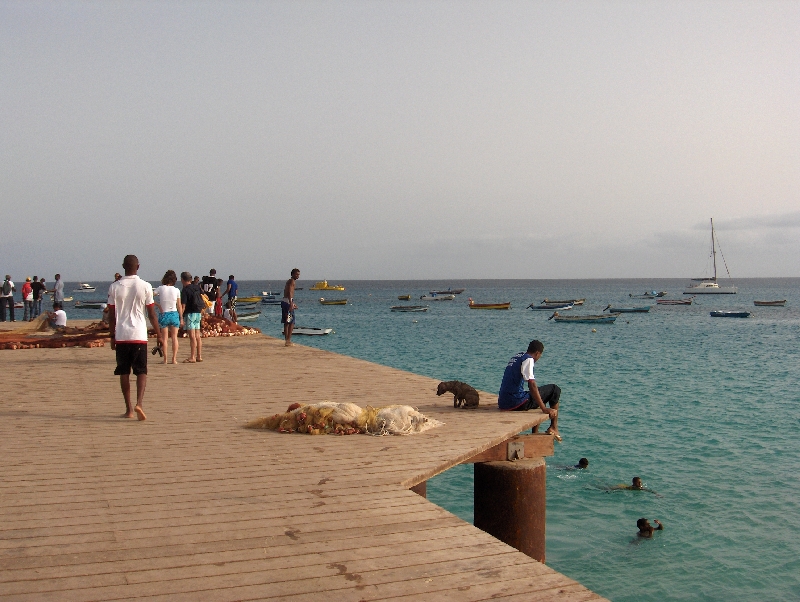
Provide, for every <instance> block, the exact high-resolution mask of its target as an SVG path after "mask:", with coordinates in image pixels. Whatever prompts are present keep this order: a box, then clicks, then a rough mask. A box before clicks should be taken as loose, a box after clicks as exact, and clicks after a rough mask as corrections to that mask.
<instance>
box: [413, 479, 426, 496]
mask: <svg viewBox="0 0 800 602" xmlns="http://www.w3.org/2000/svg"><path fill="white" fill-rule="evenodd" d="M411 491H413V492H414V493H416V494H417V495H421V496H422V497H424V498H427V497H428V481H422V483H418V484H416V485H414V486H413V487H412V488H411Z"/></svg>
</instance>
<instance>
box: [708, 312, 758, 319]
mask: <svg viewBox="0 0 800 602" xmlns="http://www.w3.org/2000/svg"><path fill="white" fill-rule="evenodd" d="M710 314H711V317H712V318H749V317H750V312H749V311H712V312H710Z"/></svg>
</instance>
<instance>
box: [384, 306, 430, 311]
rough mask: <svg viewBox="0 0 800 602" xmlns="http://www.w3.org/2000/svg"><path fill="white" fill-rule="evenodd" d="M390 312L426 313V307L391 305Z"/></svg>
mask: <svg viewBox="0 0 800 602" xmlns="http://www.w3.org/2000/svg"><path fill="white" fill-rule="evenodd" d="M389 309H390V310H391V311H428V306H427V305H392V306H391V307H390V308H389Z"/></svg>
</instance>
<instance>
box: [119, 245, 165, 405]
mask: <svg viewBox="0 0 800 602" xmlns="http://www.w3.org/2000/svg"><path fill="white" fill-rule="evenodd" d="M122 267H123V268H124V269H125V276H124V277H122V278H120V279H119V280H117V281H116V282H114V283H113V284H112V285H111V286H110V287H109V289H108V327H109V330H110V331H111V349H113V350H115V351H116V353H117V368H116V370H114V374H117V375H119V384H120V388H121V389H122V397H123V398H124V399H125V414H124V417H125V418H133V417H134V412H136V414H135V415H136V417H137V418H138V419H139V420H146V419H147V416H145V414H144V409H142V400H143V398H144V390H145V387H146V386H147V319H146V317H149V318H150V324H152V326H153V329H154V330H155V331H156V337H158V342H159V344H162V343H163V341H162V340H161V329H160V328H159V326H158V317H157V316H156V310H155V303H153V287H152V286H151V285H150V283H149V282H146V281H145V280H142V279H141V278H139V276H137V272H138V271H139V260H138V259H137V257H136V255H126V256H125V259H124V260H123V262H122ZM145 314H147V316H145ZM131 370H133V373H134V374H135V375H136V406H135V407H131V382H130V378H131Z"/></svg>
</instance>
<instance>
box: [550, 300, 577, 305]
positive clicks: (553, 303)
mask: <svg viewBox="0 0 800 602" xmlns="http://www.w3.org/2000/svg"><path fill="white" fill-rule="evenodd" d="M585 302H586V299H562V300H561V301H556V300H554V299H542V304H543V305H570V304H571V305H583V304H584V303H585Z"/></svg>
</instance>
